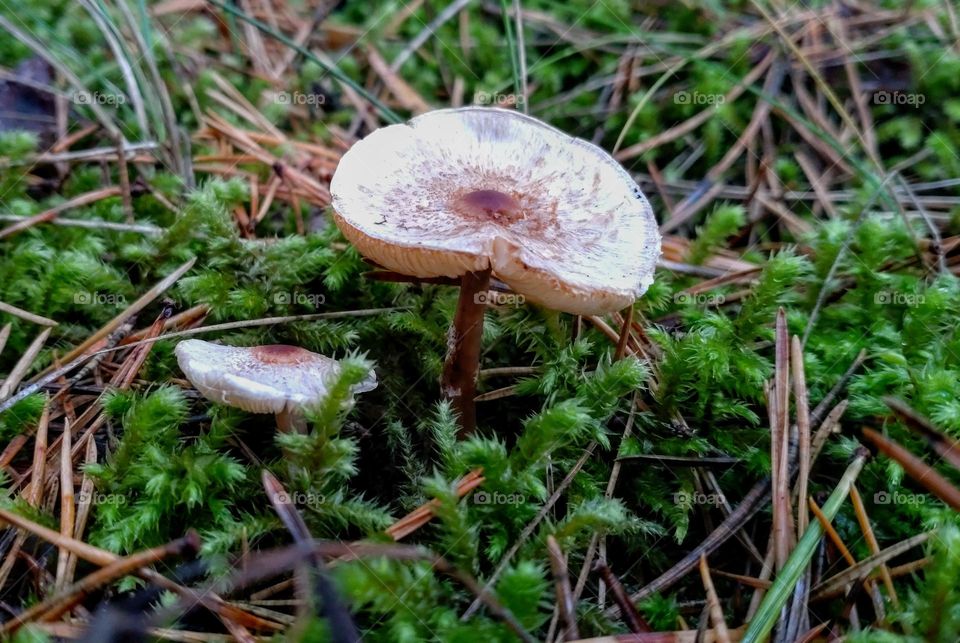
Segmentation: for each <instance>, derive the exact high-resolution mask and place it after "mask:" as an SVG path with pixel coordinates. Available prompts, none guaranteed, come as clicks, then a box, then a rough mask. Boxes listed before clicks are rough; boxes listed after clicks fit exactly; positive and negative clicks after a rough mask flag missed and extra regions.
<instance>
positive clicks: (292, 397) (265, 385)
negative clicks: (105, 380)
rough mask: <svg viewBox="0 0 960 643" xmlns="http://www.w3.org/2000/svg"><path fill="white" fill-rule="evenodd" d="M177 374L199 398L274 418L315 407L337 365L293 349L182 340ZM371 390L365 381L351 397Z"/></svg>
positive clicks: (372, 378)
mask: <svg viewBox="0 0 960 643" xmlns="http://www.w3.org/2000/svg"><path fill="white" fill-rule="evenodd" d="M174 352H175V353H176V356H177V362H178V363H179V364H180V369H181V370H182V371H183V372H184V374H185V375H186V376H187V379H189V380H190V383H191V384H193V385H194V386H195V387H196V388H197V390H198V391H200V392H201V393H202V394H203V395H204V397H206V398H207V399H209V400H211V401H213V402H219V403H220V404H227V405H229V406H235V407H238V408H241V409H243V410H244V411H250V412H251V413H280V412H281V411H284V410H288V411H289V410H294V409H300V408H303V407H304V406H308V405H311V404H315V403H317V402H319V401H321V400H322V399H323V398H324V397H325V396H326V395H327V392H328V390H329V386H330V385H331V384H332V383H333V382H334V381H335V380H336V378H337V376H338V375H339V373H340V362H338V361H337V360H335V359H331V358H329V357H325V356H323V355H320V354H318V353H312V352H310V351H308V350H306V349H304V348H300V347H298V346H287V345H285V344H273V345H268V346H253V347H250V348H244V347H239V346H223V345H221V344H214V343H212V342H205V341H203V340H199V339H187V340H184V341H182V342H180V343H179V344H177V347H176V349H175V350H174ZM376 387H377V381H376V377H375V376H374V375H373V373H372V372H371V376H370V378H369V379H367V380H365V381H364V382H361V383H360V384H359V385H357V386H356V387H354V393H362V392H365V391H370V390H372V389H375V388H376Z"/></svg>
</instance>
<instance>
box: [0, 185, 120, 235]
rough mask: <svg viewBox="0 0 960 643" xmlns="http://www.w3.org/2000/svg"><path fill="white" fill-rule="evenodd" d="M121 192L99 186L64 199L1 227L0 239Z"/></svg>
mask: <svg viewBox="0 0 960 643" xmlns="http://www.w3.org/2000/svg"><path fill="white" fill-rule="evenodd" d="M122 193H123V191H122V190H121V189H120V188H118V187H110V188H100V189H99V190H93V191H92V192H86V193H84V194H80V195H77V196H75V197H73V198H72V199H70V200H69V201H65V202H63V203H61V204H60V205H58V206H56V207H54V208H50V209H49V210H45V211H43V212H41V213H40V214H35V215H34V216H32V217H29V218H27V219H23V220H22V221H18V222H16V223H14V224H13V225H11V226H8V227H6V228H3V229H2V230H0V239H6V238H7V237H10V236H13V235H15V234H17V233H18V232H23V231H24V230H27V229H29V228H32V227H33V226H35V225H37V224H40V223H46V222H47V221H52V220H53V219H55V218H57V216H58V215H59V214H60V213H61V212H66V211H67V210H72V209H73V208H80V207H83V206H85V205H90V204H91V203H95V202H97V201H100V200H101V199H106V198H108V197H112V196H120V195H121V194H122Z"/></svg>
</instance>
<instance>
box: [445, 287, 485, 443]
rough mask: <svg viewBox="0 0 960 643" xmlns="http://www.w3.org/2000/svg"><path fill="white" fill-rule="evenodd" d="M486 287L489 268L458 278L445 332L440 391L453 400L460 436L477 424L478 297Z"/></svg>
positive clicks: (480, 316)
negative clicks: (453, 311)
mask: <svg viewBox="0 0 960 643" xmlns="http://www.w3.org/2000/svg"><path fill="white" fill-rule="evenodd" d="M489 287H490V269H489V268H487V269H486V270H480V271H477V272H468V273H466V274H465V275H463V277H462V278H461V280H460V297H459V299H458V300H457V312H456V314H455V315H454V317H453V324H451V326H450V331H449V333H448V334H447V358H446V361H445V362H444V365H443V375H442V376H441V380H440V392H441V394H442V395H443V397H444V398H445V399H447V400H450V402H451V403H452V404H453V408H454V410H455V411H456V412H457V415H458V416H459V420H460V431H459V435H460V437H466V436H468V435H470V434H471V433H473V431H474V430H475V429H476V428H477V415H476V405H475V404H474V401H473V398H474V397H476V390H477V372H478V371H479V370H480V348H481V346H480V342H481V340H482V339H483V315H484V312H485V311H486V308H487V305H486V301H485V299H484V298H483V297H482V294H483V293H486V291H487V290H488V289H489Z"/></svg>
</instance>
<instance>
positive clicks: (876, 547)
mask: <svg viewBox="0 0 960 643" xmlns="http://www.w3.org/2000/svg"><path fill="white" fill-rule="evenodd" d="M850 501H851V502H852V503H853V509H854V512H855V513H856V514H857V522H859V523H860V531H862V532H863V539H864V540H865V541H866V542H867V547H869V548H870V553H871V554H872V555H876V554H879V553H880V544H879V543H878V542H877V537H876V535H875V534H874V533H873V526H872V525H871V524H870V517H869V516H868V515H867V508H866V507H865V506H864V504H863V498H862V497H860V492H859V491H857V486H856V485H852V486H851V487H850ZM880 577H881V578H882V579H883V584H884V585H885V586H886V588H887V595H888V596H890V600H891V601H893V604H894V605H897V606H899V605H900V599H899V598H897V590H896V589H895V588H894V586H893V577H891V576H890V568H889V567H887V565H886V563H883V564H881V565H880Z"/></svg>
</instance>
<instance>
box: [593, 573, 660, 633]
mask: <svg viewBox="0 0 960 643" xmlns="http://www.w3.org/2000/svg"><path fill="white" fill-rule="evenodd" d="M593 568H594V571H596V572H598V573H599V574H600V578H602V579H603V584H604V585H606V586H607V589H609V590H610V594H611V595H612V596H613V602H615V603H616V604H617V605H618V606H619V607H620V615H621V617H622V618H623V620H624V621H625V622H626V624H627V627H629V628H630V631H631V632H635V633H636V632H650V631H652V630H651V629H650V626H649V625H648V624H647V622H646V621H645V620H644V618H643V617H642V616H641V615H640V612H638V611H637V607H636V605H634V604H633V601H631V600H630V596H628V595H627V590H626V589H624V587H623V583H621V582H620V579H619V578H617V576H616V574H614V573H613V570H611V569H610V567H609V566H608V565H607V563H606V562H605V561H603V560H598V561H597V563H596V565H594V567H593Z"/></svg>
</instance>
